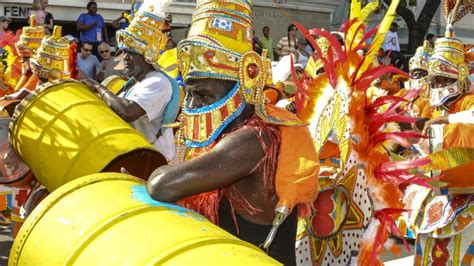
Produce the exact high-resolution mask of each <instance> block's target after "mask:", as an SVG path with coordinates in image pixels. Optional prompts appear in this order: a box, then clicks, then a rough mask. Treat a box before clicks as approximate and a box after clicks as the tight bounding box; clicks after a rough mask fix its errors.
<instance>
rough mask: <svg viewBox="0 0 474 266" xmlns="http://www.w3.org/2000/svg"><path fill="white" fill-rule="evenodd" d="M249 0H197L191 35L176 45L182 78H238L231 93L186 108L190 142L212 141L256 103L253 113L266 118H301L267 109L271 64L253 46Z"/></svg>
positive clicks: (197, 144) (289, 122)
mask: <svg viewBox="0 0 474 266" xmlns="http://www.w3.org/2000/svg"><path fill="white" fill-rule="evenodd" d="M251 7H252V1H251V0H224V1H222V0H221V1H210V0H197V3H196V10H195V12H194V13H193V18H192V24H191V28H190V31H189V34H188V37H187V38H186V39H185V40H183V41H181V42H180V43H179V45H178V59H179V62H178V63H179V67H180V70H181V74H182V77H183V80H184V81H185V82H186V81H189V80H190V79H220V80H230V81H235V82H236V84H235V86H234V88H232V89H231V90H230V91H229V92H228V94H227V95H226V96H225V97H223V98H221V99H219V100H218V101H216V102H215V103H213V104H211V105H207V106H204V107H200V108H196V109H188V108H187V107H186V106H184V108H183V122H182V123H183V126H182V128H183V131H184V134H183V135H184V138H185V139H186V144H187V145H188V147H192V148H195V147H204V146H207V145H209V144H211V143H212V142H213V141H214V140H215V139H216V138H217V137H218V136H219V135H220V133H221V132H222V131H223V130H224V128H225V127H226V126H227V125H228V124H229V123H230V122H231V121H232V120H233V119H235V118H236V117H238V116H239V115H240V114H241V112H242V111H243V110H244V108H245V106H246V104H251V105H254V107H255V108H254V109H255V113H256V114H257V115H258V116H259V117H261V118H262V119H263V120H265V121H266V122H268V123H273V124H280V125H296V124H302V123H303V122H302V121H299V120H298V121H293V120H290V119H288V120H282V119H278V118H276V117H271V116H270V115H268V114H267V112H266V109H265V95H264V93H263V88H264V86H265V83H266V81H267V74H268V71H269V65H268V63H266V62H265V60H264V59H263V58H262V57H261V56H260V55H258V54H257V53H256V52H254V51H253V50H252V38H253V36H252V35H253V33H252V30H253V22H252V10H251Z"/></svg>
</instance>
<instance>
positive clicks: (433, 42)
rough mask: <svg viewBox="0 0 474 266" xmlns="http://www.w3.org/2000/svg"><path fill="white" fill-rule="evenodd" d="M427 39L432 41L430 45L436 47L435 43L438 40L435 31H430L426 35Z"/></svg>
mask: <svg viewBox="0 0 474 266" xmlns="http://www.w3.org/2000/svg"><path fill="white" fill-rule="evenodd" d="M426 40H427V41H428V42H429V43H430V47H431V48H434V44H435V41H436V36H435V35H434V34H433V33H428V34H427V35H426Z"/></svg>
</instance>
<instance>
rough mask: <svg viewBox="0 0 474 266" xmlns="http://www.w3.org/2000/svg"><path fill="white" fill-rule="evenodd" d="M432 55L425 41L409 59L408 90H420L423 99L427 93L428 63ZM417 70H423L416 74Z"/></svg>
mask: <svg viewBox="0 0 474 266" xmlns="http://www.w3.org/2000/svg"><path fill="white" fill-rule="evenodd" d="M432 53H433V49H431V47H430V43H429V41H425V42H424V43H423V46H420V47H418V48H417V49H416V52H415V55H413V57H412V58H411V59H410V80H409V82H410V86H409V88H410V89H414V90H420V93H421V95H422V96H423V97H426V94H427V93H428V86H429V78H428V71H429V66H428V62H429V59H430V57H431V54H432ZM419 70H423V71H424V73H417V72H418V71H419Z"/></svg>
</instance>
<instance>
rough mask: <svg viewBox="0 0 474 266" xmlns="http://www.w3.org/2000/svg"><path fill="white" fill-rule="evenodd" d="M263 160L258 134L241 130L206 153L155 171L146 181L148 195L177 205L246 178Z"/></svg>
mask: <svg viewBox="0 0 474 266" xmlns="http://www.w3.org/2000/svg"><path fill="white" fill-rule="evenodd" d="M266 137H267V136H266V135H264V139H265V138H266ZM265 141H266V142H267V141H268V140H265ZM264 156H265V152H264V150H263V149H262V146H261V144H260V141H259V138H258V135H257V132H256V131H255V130H254V129H252V128H245V129H240V130H237V131H235V132H232V133H230V134H229V135H228V136H226V137H225V138H223V139H222V140H221V141H220V142H219V143H218V144H217V145H216V146H215V147H214V148H213V149H212V151H210V152H209V153H206V154H204V155H201V156H199V157H197V158H195V159H192V160H189V161H186V162H184V163H181V164H175V165H167V166H163V167H160V168H158V169H156V170H155V171H154V172H153V173H152V175H151V176H150V178H149V180H148V184H147V189H148V194H150V196H151V197H152V198H153V199H155V200H158V201H163V202H176V201H178V200H180V199H183V198H185V197H188V196H191V195H196V194H199V193H202V192H207V191H211V190H213V189H216V188H222V187H226V186H228V185H231V184H233V183H235V182H236V181H238V180H239V179H242V178H244V177H247V176H248V175H249V174H250V173H251V172H252V171H253V170H254V169H255V168H256V167H257V165H258V164H259V162H260V161H261V160H262V159H263V157H264Z"/></svg>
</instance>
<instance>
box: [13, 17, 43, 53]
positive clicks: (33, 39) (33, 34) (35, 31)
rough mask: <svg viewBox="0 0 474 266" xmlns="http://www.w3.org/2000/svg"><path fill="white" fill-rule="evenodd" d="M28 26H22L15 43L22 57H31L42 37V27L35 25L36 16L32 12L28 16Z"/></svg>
mask: <svg viewBox="0 0 474 266" xmlns="http://www.w3.org/2000/svg"><path fill="white" fill-rule="evenodd" d="M29 22H30V26H29V27H23V31H22V33H21V36H20V40H19V41H18V42H17V43H15V47H16V49H17V51H18V53H19V54H21V56H23V57H33V55H34V54H35V52H36V49H38V48H39V47H40V45H41V40H43V38H44V27H43V26H37V25H36V16H35V14H32V15H31V16H30V18H29Z"/></svg>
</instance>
